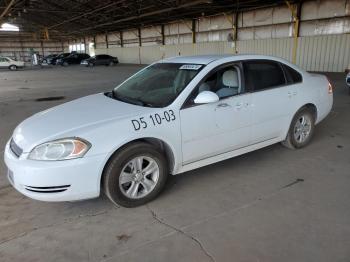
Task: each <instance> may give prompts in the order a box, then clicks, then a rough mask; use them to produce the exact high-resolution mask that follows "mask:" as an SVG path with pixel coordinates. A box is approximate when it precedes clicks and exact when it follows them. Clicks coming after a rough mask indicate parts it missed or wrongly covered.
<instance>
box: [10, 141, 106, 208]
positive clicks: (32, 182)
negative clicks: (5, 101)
mask: <svg viewBox="0 0 350 262" xmlns="http://www.w3.org/2000/svg"><path fill="white" fill-rule="evenodd" d="M26 157H27V154H26V153H23V154H22V155H21V156H20V157H19V158H18V157H17V156H16V155H15V154H14V153H13V152H12V150H11V149H10V146H9V143H7V145H6V148H5V153H4V159H5V164H6V166H7V167H8V172H7V176H8V179H9V181H10V183H11V184H12V186H13V187H14V188H15V189H16V190H17V191H19V192H20V193H22V194H23V195H25V196H28V197H30V198H33V199H36V200H42V201H52V202H59V201H75V200H82V199H89V198H95V197H98V196H99V195H100V179H101V173H102V170H103V165H104V161H105V156H104V155H98V156H90V157H83V158H78V159H72V160H65V161H35V160H28V159H26Z"/></svg>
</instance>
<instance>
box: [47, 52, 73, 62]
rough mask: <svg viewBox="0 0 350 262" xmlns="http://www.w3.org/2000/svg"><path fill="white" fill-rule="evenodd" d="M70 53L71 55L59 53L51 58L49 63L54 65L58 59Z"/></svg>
mask: <svg viewBox="0 0 350 262" xmlns="http://www.w3.org/2000/svg"><path fill="white" fill-rule="evenodd" d="M70 55H71V53H61V54H59V55H57V56H55V57H53V58H51V60H50V64H51V65H56V63H57V60H58V59H62V58H65V57H67V56H70Z"/></svg>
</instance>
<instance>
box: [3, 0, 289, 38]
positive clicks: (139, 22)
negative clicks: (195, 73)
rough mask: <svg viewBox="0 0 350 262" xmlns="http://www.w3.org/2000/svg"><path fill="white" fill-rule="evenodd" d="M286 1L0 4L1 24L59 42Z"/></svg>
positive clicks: (26, 0)
mask: <svg viewBox="0 0 350 262" xmlns="http://www.w3.org/2000/svg"><path fill="white" fill-rule="evenodd" d="M284 3H285V0H274V1H272V0H265V1H258V0H192V1H188V0H187V1H186V0H95V1H93V0H60V1H57V0H0V23H4V22H9V23H12V24H15V25H17V26H19V27H20V28H21V30H22V31H26V32H40V31H42V30H45V28H46V29H47V30H48V31H46V32H49V33H50V35H56V36H59V37H62V38H67V37H76V36H82V35H93V34H97V33H102V32H108V31H118V30H125V29H130V28H137V27H142V26H147V25H157V24H162V23H167V22H170V21H174V20H180V19H188V18H191V19H192V18H198V17H201V16H208V15H214V14H218V13H224V12H225V13H232V12H238V11H242V10H249V9H256V8H262V7H271V6H275V5H281V4H284Z"/></svg>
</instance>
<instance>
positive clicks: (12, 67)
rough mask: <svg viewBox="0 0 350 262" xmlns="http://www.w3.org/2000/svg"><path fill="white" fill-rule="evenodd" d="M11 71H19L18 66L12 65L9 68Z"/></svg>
mask: <svg viewBox="0 0 350 262" xmlns="http://www.w3.org/2000/svg"><path fill="white" fill-rule="evenodd" d="M9 69H10V70H11V71H15V70H17V66H16V65H10V66H9Z"/></svg>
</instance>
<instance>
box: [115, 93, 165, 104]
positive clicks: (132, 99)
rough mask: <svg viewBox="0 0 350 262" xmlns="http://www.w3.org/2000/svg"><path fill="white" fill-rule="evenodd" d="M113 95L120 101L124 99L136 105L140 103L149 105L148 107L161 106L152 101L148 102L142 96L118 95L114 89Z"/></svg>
mask: <svg viewBox="0 0 350 262" xmlns="http://www.w3.org/2000/svg"><path fill="white" fill-rule="evenodd" d="M112 97H113V98H114V99H116V100H119V101H122V102H125V103H129V104H134V105H139V106H147V107H159V106H158V105H154V104H152V103H150V102H146V101H144V100H142V99H140V98H130V97H126V96H121V95H118V94H117V92H115V90H114V89H113V90H112Z"/></svg>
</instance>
